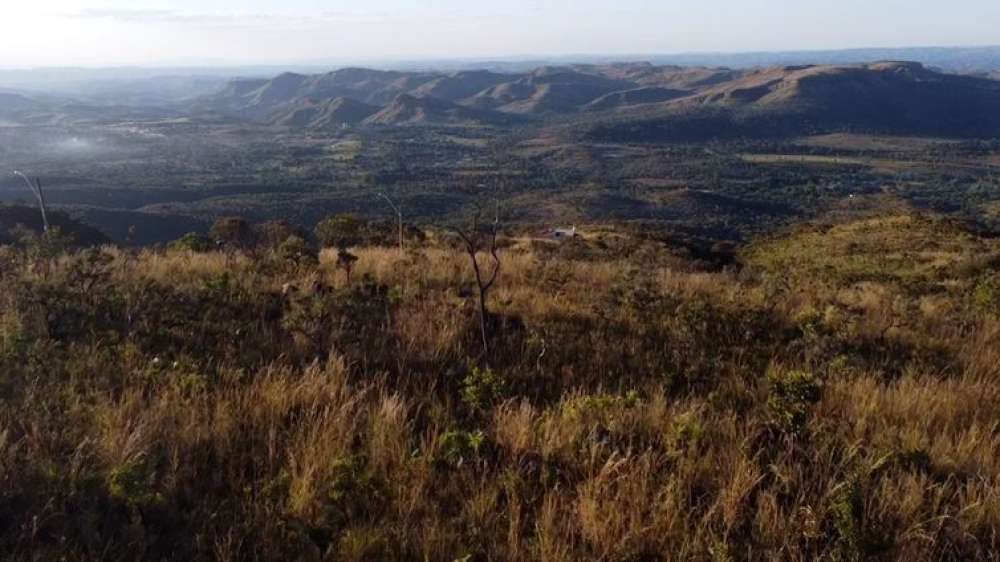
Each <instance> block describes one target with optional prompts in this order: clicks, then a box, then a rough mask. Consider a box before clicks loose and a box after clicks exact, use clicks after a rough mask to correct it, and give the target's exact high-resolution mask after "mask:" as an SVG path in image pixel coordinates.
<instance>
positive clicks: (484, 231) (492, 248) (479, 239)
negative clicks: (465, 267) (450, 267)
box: [449, 202, 500, 355]
mask: <svg viewBox="0 0 1000 562" xmlns="http://www.w3.org/2000/svg"><path fill="white" fill-rule="evenodd" d="M481 215H482V212H481V211H480V210H477V211H476V214H475V215H474V216H473V217H472V223H471V224H470V225H469V227H468V229H467V230H463V229H460V228H454V227H452V228H450V229H449V230H451V231H452V232H454V233H455V234H456V235H457V236H458V237H459V238H461V239H462V242H463V244H464V246H465V252H466V253H467V254H468V255H469V260H470V261H471V262H472V271H473V273H475V275H476V285H477V287H478V288H479V332H480V335H481V336H482V339H483V354H484V355H489V353H490V344H489V335H488V333H487V332H488V330H487V319H488V317H489V311H488V310H487V307H486V299H487V298H488V297H489V293H490V289H492V288H493V285H494V283H496V280H497V277H498V276H499V275H500V256H499V254H498V249H497V234H498V233H499V231H500V203H499V202H497V209H496V215H495V216H494V218H493V224H492V225H490V226H488V227H486V228H482V226H481V224H480V219H481ZM482 252H486V253H487V254H488V255H489V259H490V262H491V263H490V264H480V262H479V254H480V253H482Z"/></svg>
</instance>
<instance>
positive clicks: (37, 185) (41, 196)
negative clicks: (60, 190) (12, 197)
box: [14, 170, 49, 232]
mask: <svg viewBox="0 0 1000 562" xmlns="http://www.w3.org/2000/svg"><path fill="white" fill-rule="evenodd" d="M14 175H15V176H18V177H20V178H21V179H23V180H24V183H26V184H28V189H30V190H31V192H32V193H33V194H34V195H35V199H37V200H38V208H39V209H40V210H41V211H42V232H48V231H49V216H48V213H47V212H46V209H45V192H44V191H42V180H40V179H38V178H35V181H34V182H32V181H31V180H30V179H28V176H26V175H24V174H22V173H21V172H18V171H17V170H14Z"/></svg>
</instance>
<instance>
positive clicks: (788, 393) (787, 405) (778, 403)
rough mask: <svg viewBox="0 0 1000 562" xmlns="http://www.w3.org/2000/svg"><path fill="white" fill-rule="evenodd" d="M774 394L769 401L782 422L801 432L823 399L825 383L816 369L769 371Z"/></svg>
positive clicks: (777, 417) (777, 419)
mask: <svg viewBox="0 0 1000 562" xmlns="http://www.w3.org/2000/svg"><path fill="white" fill-rule="evenodd" d="M767 379H768V383H769V384H770V397H769V398H768V401H767V405H768V407H769V408H770V410H771V413H772V414H773V415H774V416H775V418H776V421H777V422H778V425H780V426H781V428H782V429H783V430H785V431H786V432H788V433H793V434H797V433H801V432H802V431H803V430H804V429H805V426H806V422H808V420H809V416H810V414H811V413H812V407H813V405H814V404H816V403H817V402H819V400H820V397H821V393H822V386H821V385H820V383H819V381H818V380H816V377H815V376H813V375H812V373H806V372H804V371H785V372H781V371H776V370H772V371H770V372H768V374H767Z"/></svg>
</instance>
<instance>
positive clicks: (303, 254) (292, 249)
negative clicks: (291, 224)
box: [277, 235, 319, 265]
mask: <svg viewBox="0 0 1000 562" xmlns="http://www.w3.org/2000/svg"><path fill="white" fill-rule="evenodd" d="M277 255H278V257H279V258H280V259H282V260H284V261H286V262H290V263H294V264H297V265H315V264H317V263H319V257H318V256H317V254H316V250H315V249H314V248H313V247H312V245H310V244H309V242H307V241H306V240H305V239H303V238H301V237H299V236H295V235H292V236H289V237H288V238H286V239H285V241H284V242H282V243H281V244H279V245H278V248H277Z"/></svg>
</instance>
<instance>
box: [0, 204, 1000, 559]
mask: <svg viewBox="0 0 1000 562" xmlns="http://www.w3.org/2000/svg"><path fill="white" fill-rule="evenodd" d="M370 230H371V229H370V228H369V227H368V226H367V224H366V223H365V222H364V221H363V220H360V219H358V218H356V217H353V218H351V217H336V218H332V219H330V220H328V221H323V223H321V227H320V228H319V229H317V232H316V233H315V234H318V235H319V237H320V238H321V239H323V240H324V241H325V242H326V245H328V246H330V247H329V248H328V249H322V250H318V248H316V247H315V246H314V243H315V242H314V240H315V238H316V237H315V236H314V235H313V234H312V233H308V232H302V231H298V230H296V229H294V228H293V227H291V226H290V225H287V224H281V223H271V224H268V225H253V224H250V223H247V222H246V221H242V220H241V219H227V220H225V221H220V222H219V223H217V224H216V228H214V229H213V230H212V236H211V237H205V236H201V235H191V236H187V237H185V238H184V239H182V240H180V241H178V242H177V243H175V244H173V245H171V246H170V247H164V248H159V249H142V250H138V249H121V248H117V247H112V246H105V247H100V248H89V249H66V250H63V249H62V247H60V246H57V244H56V242H53V241H51V240H49V239H48V238H44V237H43V238H41V239H31V237H30V236H24V237H22V238H21V239H20V241H19V242H18V243H16V244H12V245H7V246H4V247H3V248H2V250H0V552H2V553H3V558H4V559H7V560H38V561H41V560H81V561H82V560H140V559H148V560H413V561H418V560H419V561H424V560H427V561H442V562H452V561H456V560H466V561H474V560H475V561H478V560H483V561H486V560H543V561H570V560H602V561H652V560H692V559H694V560H719V561H722V560H812V559H830V560H865V559H876V558H877V559H894V560H987V559H994V558H995V557H996V552H997V549H998V548H1000V367H998V365H1000V346H997V345H996V342H997V341H998V340H1000V240H997V239H990V238H985V237H982V236H981V235H976V234H973V233H971V232H969V231H968V230H966V229H965V228H963V227H962V226H961V225H959V224H956V223H953V222H950V221H948V220H945V219H942V218H937V217H933V216H925V215H921V214H917V213H913V212H909V211H900V212H892V213H882V214H877V215H872V216H867V217H862V218H858V217H854V218H851V219H850V220H835V221H832V222H828V223H813V224H808V225H803V226H799V227H796V228H794V229H790V230H786V231H784V232H782V233H779V234H776V235H774V236H772V237H769V238H767V239H760V240H758V241H756V242H754V243H752V244H749V245H747V246H745V247H742V248H740V249H738V250H737V251H736V252H735V254H734V253H732V252H729V251H724V249H719V248H715V249H714V250H709V251H704V252H695V251H692V250H691V249H690V248H681V247H679V246H677V245H675V244H672V243H670V242H668V241H664V240H663V239H661V238H659V237H657V236H655V235H652V234H651V233H648V232H643V231H641V230H638V229H623V228H611V227H592V228H588V229H583V232H584V236H583V237H581V238H577V239H574V240H570V241H567V242H565V243H563V244H554V243H552V242H550V241H542V240H535V239H532V238H531V237H529V236H527V235H525V233H519V232H515V231H507V232H505V231H504V229H503V228H501V229H500V232H499V236H498V241H497V243H496V244H495V247H496V248H497V255H498V259H499V261H500V271H499V274H498V276H497V280H496V283H495V285H494V286H493V287H492V288H491V290H490V291H489V292H488V293H487V295H486V296H487V302H486V305H487V306H486V318H485V322H484V323H483V324H485V330H486V336H487V338H488V340H489V345H488V346H484V345H483V342H482V333H481V332H482V328H483V325H481V323H480V320H481V319H480V317H479V314H480V313H481V311H480V309H479V306H478V302H477V298H478V296H479V292H478V287H477V284H476V282H475V278H474V275H473V269H472V267H471V261H470V257H469V255H468V254H467V253H466V249H467V247H466V246H465V245H464V244H462V243H461V241H460V240H458V239H456V238H455V237H454V236H449V235H448V234H447V233H446V232H445V231H428V232H426V233H421V234H423V235H424V236H417V235H415V234H414V235H412V236H407V238H406V241H405V250H403V251H400V250H399V249H398V247H396V246H395V244H396V240H395V239H394V238H393V236H392V234H391V233H392V232H393V229H392V228H391V227H390V228H389V229H388V232H389V233H390V234H389V235H388V236H384V237H381V238H380V237H379V236H374V235H371V233H370ZM411 233H412V232H411ZM466 234H467V235H468V236H473V237H474V236H476V235H478V234H480V233H477V232H466ZM344 254H347V255H350V256H351V257H353V258H355V259H354V260H347V261H348V265H347V266H346V267H348V268H350V269H352V270H353V272H351V273H350V274H348V271H347V270H345V264H344V262H345V259H346V258H344V257H343V256H344ZM479 257H480V259H481V260H482V262H481V263H482V264H483V266H484V268H486V270H487V271H489V270H490V269H491V266H489V265H488V264H491V263H492V262H491V261H490V257H489V255H488V254H485V253H484V254H480V256H479Z"/></svg>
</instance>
